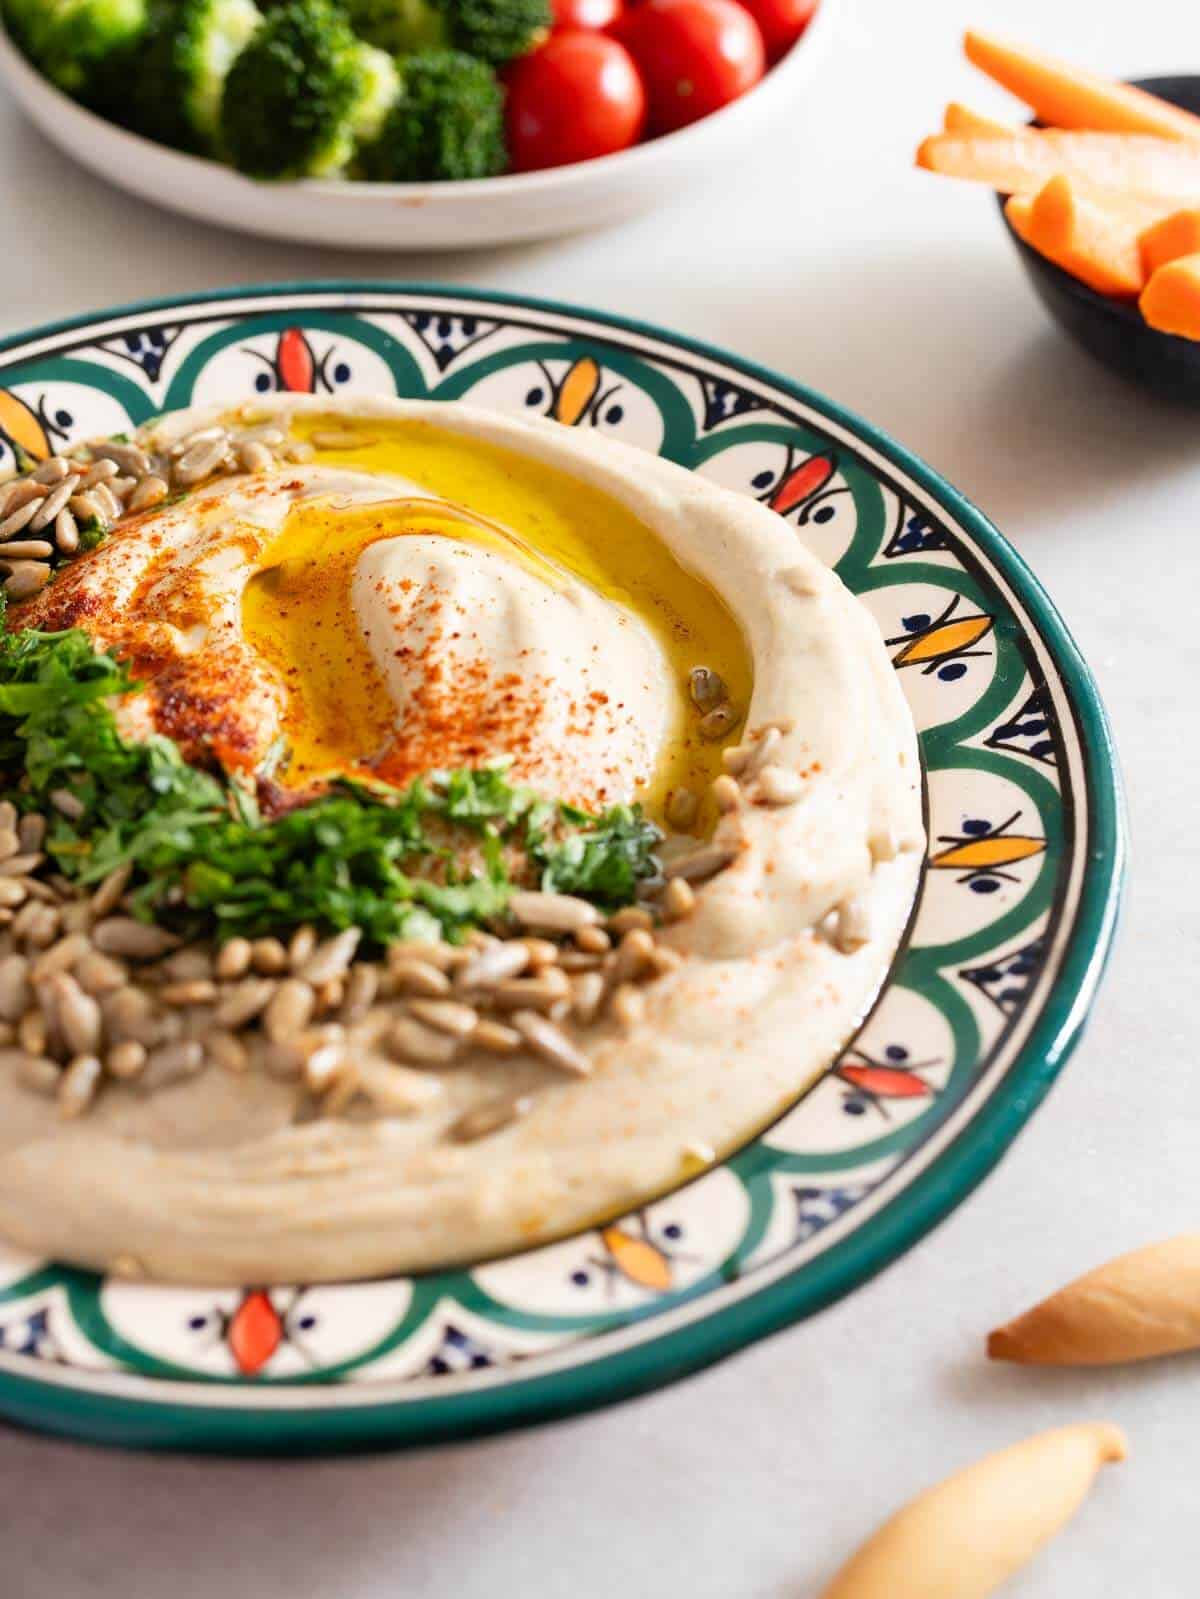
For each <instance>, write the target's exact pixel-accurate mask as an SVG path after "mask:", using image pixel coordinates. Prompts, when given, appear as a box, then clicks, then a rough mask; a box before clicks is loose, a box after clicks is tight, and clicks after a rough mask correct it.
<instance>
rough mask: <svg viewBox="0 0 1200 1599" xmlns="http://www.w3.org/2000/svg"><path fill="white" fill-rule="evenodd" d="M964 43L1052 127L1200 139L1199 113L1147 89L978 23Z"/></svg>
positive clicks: (984, 69) (983, 67)
mask: <svg viewBox="0 0 1200 1599" xmlns="http://www.w3.org/2000/svg"><path fill="white" fill-rule="evenodd" d="M963 49H964V50H965V52H966V56H967V60H968V61H971V62H973V63H974V64H975V66H977V67H978V68H979V69H980V70H981V71H982V72H986V73H987V75H988V77H989V78H994V79H995V81H996V82H997V83H999V84H1002V85H1003V87H1004V88H1006V89H1008V90H1009V91H1010V92H1011V93H1012V94H1015V95H1016V97H1017V99H1018V100H1024V102H1025V104H1026V105H1027V106H1029V108H1030V109H1031V110H1032V111H1033V113H1034V115H1035V116H1036V117H1037V118H1038V119H1039V121H1041V122H1045V123H1047V124H1048V125H1049V126H1050V127H1054V128H1087V129H1090V130H1092V131H1095V132H1099V133H1156V134H1158V135H1159V136H1160V137H1162V138H1165V139H1196V140H1200V117H1195V116H1193V115H1192V114H1191V112H1189V111H1181V110H1180V109H1179V107H1178V106H1173V105H1168V103H1167V102H1166V101H1165V100H1160V99H1159V98H1158V97H1157V95H1153V94H1147V93H1146V91H1145V90H1144V89H1133V88H1131V87H1130V86H1129V85H1128V84H1125V83H1117V82H1114V81H1113V80H1112V79H1109V78H1105V77H1103V76H1102V75H1101V74H1100V73H1097V72H1086V71H1084V70H1083V69H1082V68H1080V67H1071V66H1067V65H1066V63H1064V62H1061V61H1056V60H1054V59H1053V58H1052V57H1051V56H1044V55H1041V54H1039V53H1038V52H1036V51H1033V50H1025V49H1022V48H1021V46H1019V45H1012V44H1006V43H1005V42H1004V41H1003V40H1001V39H997V38H995V37H994V36H993V35H991V34H987V33H979V32H977V31H976V30H975V29H970V30H968V32H967V34H966V36H965V38H964V40H963Z"/></svg>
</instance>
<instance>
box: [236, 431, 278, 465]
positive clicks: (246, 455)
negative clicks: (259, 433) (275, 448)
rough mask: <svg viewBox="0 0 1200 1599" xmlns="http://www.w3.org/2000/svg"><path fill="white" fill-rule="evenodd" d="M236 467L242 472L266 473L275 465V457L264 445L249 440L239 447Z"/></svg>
mask: <svg viewBox="0 0 1200 1599" xmlns="http://www.w3.org/2000/svg"><path fill="white" fill-rule="evenodd" d="M238 465H239V466H240V467H241V469H242V471H243V472H266V471H267V470H268V469H269V468H270V467H272V466H274V465H275V457H274V456H273V455H272V454H271V452H270V450H268V449H267V447H266V445H265V444H261V443H259V442H258V441H257V440H255V439H251V440H249V441H248V442H247V443H245V444H242V445H240V446H239V448H238Z"/></svg>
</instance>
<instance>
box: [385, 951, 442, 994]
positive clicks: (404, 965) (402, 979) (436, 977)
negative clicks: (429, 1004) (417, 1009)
mask: <svg viewBox="0 0 1200 1599" xmlns="http://www.w3.org/2000/svg"><path fill="white" fill-rule="evenodd" d="M389 954H390V952H389ZM388 968H389V974H390V976H391V979H392V984H393V985H394V988H395V991H396V992H397V993H399V994H418V995H422V996H424V998H426V999H439V998H442V997H443V996H444V995H446V994H449V992H450V979H449V978H448V977H447V976H446V974H445V972H441V971H439V970H438V969H437V967H436V966H431V965H430V964H429V963H428V962H427V961H423V960H412V959H408V960H397V961H393V960H390V959H389V963H388Z"/></svg>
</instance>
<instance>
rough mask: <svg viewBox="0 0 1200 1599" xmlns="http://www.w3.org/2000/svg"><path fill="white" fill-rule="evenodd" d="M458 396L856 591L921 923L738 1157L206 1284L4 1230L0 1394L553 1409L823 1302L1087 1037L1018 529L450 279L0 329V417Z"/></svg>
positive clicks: (1088, 895)
mask: <svg viewBox="0 0 1200 1599" xmlns="http://www.w3.org/2000/svg"><path fill="white" fill-rule="evenodd" d="M280 388H282V389H290V390H296V391H304V392H308V391H313V392H317V393H341V392H348V393H353V392H356V391H358V392H363V393H380V392H382V393H387V394H391V393H397V394H400V395H405V396H420V397H422V398H425V397H430V398H433V399H445V400H459V399H469V400H470V401H472V402H473V403H475V404H480V405H488V406H495V407H496V408H498V409H500V410H505V411H510V412H514V413H517V414H520V415H529V414H538V415H545V416H551V417H555V418H557V420H558V421H559V422H561V423H562V424H563V425H564V426H567V427H581V428H595V429H598V430H600V431H601V432H604V433H607V434H610V435H611V436H613V437H615V438H619V439H623V440H626V441H629V442H632V443H635V444H638V445H641V446H643V447H644V448H645V449H647V450H654V451H658V452H659V453H661V454H662V455H665V456H668V457H669V458H670V459H671V460H674V461H679V462H682V463H683V464H684V465H685V466H688V467H691V468H692V469H693V470H695V471H697V472H699V473H701V474H702V475H703V476H705V477H709V478H712V479H713V480H714V481H716V482H718V483H721V484H725V485H727V486H729V487H732V488H735V489H738V490H740V491H742V492H743V493H746V494H750V495H754V496H756V497H757V498H758V499H760V500H762V501H764V502H765V503H766V504H768V505H770V506H772V507H773V508H774V509H775V510H776V511H778V512H779V514H780V515H781V516H784V517H786V518H787V519H788V520H789V521H790V522H791V523H792V525H793V526H794V528H795V530H796V537H797V539H801V540H803V541H804V542H805V543H807V544H809V545H810V546H812V547H813V548H814V549H815V550H817V551H818V552H819V553H820V554H821V555H822V556H824V557H825V558H826V559H827V560H829V561H830V562H832V563H833V564H834V565H836V567H837V569H838V571H839V572H840V573H841V575H842V577H843V578H844V580H845V581H846V583H847V584H848V585H849V586H850V588H851V589H853V590H854V592H855V593H857V594H859V595H861V596H862V598H863V600H864V601H865V602H866V604H867V605H868V606H869V607H870V609H871V611H872V612H873V614H874V616H875V617H876V619H877V620H878V623H879V627H880V631H881V633H882V634H883V636H884V638H885V639H886V641H887V646H888V649H889V651H890V652H891V655H892V660H893V663H894V665H895V668H896V671H897V672H898V674H899V676H900V681H901V682H902V684H903V686H904V688H905V690H906V692H907V694H908V699H909V703H910V705H911V707H912V711H913V715H914V717H915V719H916V722H917V726H918V728H919V729H920V733H921V746H922V753H923V761H924V767H925V777H926V792H927V805H928V818H929V836H930V841H931V842H930V847H929V857H928V861H927V866H926V870H925V872H924V875H923V880H922V884H921V889H920V893H919V898H918V902H917V905H916V908H915V911H914V915H913V920H912V923H911V927H910V931H909V936H908V939H907V941H906V944H905V947H904V948H903V949H902V951H901V953H900V955H899V956H898V958H897V960H896V962H895V965H894V968H893V970H892V972H891V975H890V978H889V980H888V982H887V984H886V986H885V988H884V990H883V993H882V994H881V996H880V998H879V1000H878V1003H877V1004H876V1006H875V1009H874V1010H873V1012H872V1014H871V1015H870V1017H869V1018H868V1019H867V1021H866V1023H865V1024H864V1026H863V1027H862V1029H861V1030H860V1032H859V1034H858V1036H857V1037H856V1038H855V1039H854V1041H853V1043H852V1044H851V1045H850V1047H848V1048H847V1050H846V1051H845V1053H844V1054H843V1055H842V1057H841V1058H840V1059H839V1060H838V1061H836V1062H835V1063H833V1064H832V1065H831V1066H830V1067H829V1069H828V1070H827V1071H826V1072H825V1074H824V1075H823V1076H822V1077H821V1078H820V1079H819V1080H818V1081H817V1082H815V1083H813V1084H811V1085H810V1086H808V1087H807V1088H806V1089H805V1090H804V1092H803V1093H801V1092H800V1091H799V1090H800V1086H801V1085H799V1084H798V1085H797V1099H796V1103H795V1104H794V1106H793V1107H792V1108H791V1109H790V1110H788V1112H787V1113H786V1114H785V1115H784V1116H782V1117H781V1118H780V1119H779V1120H778V1121H777V1122H776V1123H775V1124H774V1125H773V1126H772V1127H770V1128H769V1129H768V1130H767V1131H766V1132H764V1133H762V1134H761V1135H760V1136H758V1137H757V1138H755V1139H754V1140H753V1141H752V1142H751V1143H749V1144H747V1145H746V1146H745V1147H744V1148H742V1149H741V1150H740V1151H739V1152H738V1153H737V1154H735V1155H734V1156H733V1157H732V1158H731V1159H729V1160H728V1161H726V1162H725V1163H724V1165H722V1166H720V1167H719V1168H717V1169H714V1170H711V1171H709V1172H707V1173H706V1174H705V1175H703V1176H701V1177H699V1178H697V1179H696V1180H694V1181H692V1182H691V1183H689V1184H686V1185H685V1186H683V1187H681V1188H679V1189H678V1190H677V1191H676V1192H674V1193H672V1194H669V1195H668V1196H667V1197H665V1198H663V1199H660V1200H657V1201H655V1202H654V1203H653V1204H650V1205H648V1206H646V1207H645V1208H643V1209H641V1210H637V1211H634V1212H632V1213H631V1214H630V1215H628V1216H625V1217H623V1218H621V1219H620V1220H619V1221H616V1222H614V1223H612V1224H611V1225H610V1226H607V1227H604V1228H602V1229H599V1230H595V1231H590V1232H586V1233H582V1234H579V1235H578V1236H575V1237H572V1238H568V1239H566V1240H565V1241H563V1242H560V1243H556V1244H552V1245H549V1246H546V1247H543V1248H538V1249H534V1250H530V1251H528V1252H526V1253H522V1254H517V1255H514V1256H512V1257H509V1258H506V1259H500V1260H489V1261H487V1262H485V1263H482V1264H480V1265H477V1266H475V1267H473V1268H472V1269H469V1270H455V1271H446V1272H438V1273H434V1274H431V1275H427V1276H420V1277H415V1278H394V1279H391V1280H388V1281H381V1282H358V1283H347V1284H345V1285H341V1286H334V1287H312V1288H309V1287H306V1286H305V1285H304V1284H303V1283H298V1284H296V1285H295V1286H294V1287H291V1288H284V1289H271V1290H270V1291H266V1290H255V1291H244V1290H238V1289H230V1290H229V1291H228V1292H221V1291H218V1290H213V1289H208V1288H197V1289H186V1288H176V1287H171V1288H165V1287H164V1288H160V1287H154V1286H145V1285H132V1284H129V1283H125V1282H119V1281H114V1280H104V1279H102V1278H100V1277H97V1276H93V1275H91V1274H89V1273H87V1272H83V1271H73V1270H65V1269H63V1268H61V1267H58V1266H55V1265H52V1264H49V1263H47V1262H44V1261H37V1260H30V1259H27V1258H18V1257H17V1256H15V1255H12V1254H11V1253H8V1254H4V1253H0V1408H2V1409H3V1410H4V1411H6V1412H7V1413H8V1414H9V1415H10V1416H13V1417H16V1418H19V1419H21V1420H23V1421H27V1422H31V1423H33V1424H35V1425H38V1426H42V1427H46V1428H51V1429H54V1430H56V1431H59V1432H67V1433H75V1434H79V1435H81V1436H84V1437H88V1438H93V1439H102V1440H107V1441H114V1442H120V1443H126V1444H144V1445H170V1446H180V1447H187V1448H217V1449H227V1450H237V1449H272V1448H287V1449H294V1448H304V1449H314V1448H324V1447H336V1446H345V1445H352V1444H360V1443H378V1442H402V1441H412V1440H428V1439H431V1438H435V1437H443V1436H447V1435H452V1434H462V1433H468V1432H476V1431H482V1430H485V1429H494V1428H500V1427H505V1426H509V1425H513V1424H516V1423H519V1422H526V1421H531V1420H533V1419H536V1418H539V1417H546V1416H551V1415H559V1414H562V1413H564V1412H567V1411H572V1410H579V1409H582V1408H584V1407H587V1406H591V1405H596V1404H600V1403H603V1402H605V1401H608V1400H612V1399H617V1398H620V1397H622V1396H625V1395H629V1394H632V1393H636V1392H638V1391H639V1390H642V1389H646V1388H650V1387H653V1386H655V1385H656V1384H659V1383H664V1382H668V1381H670V1380H672V1379H673V1378H676V1377H679V1376H681V1375H682V1374H683V1373H685V1372H688V1371H691V1370H694V1369H696V1368H697V1367H700V1366H703V1365H705V1364H706V1363H708V1362H709V1361H712V1360H715V1359H717V1358H718V1357H720V1356H722V1355H725V1354H728V1353H730V1352H731V1351H732V1350H735V1349H737V1348H739V1347H740V1346H742V1345H743V1344H746V1343H748V1342H749V1341H750V1340H752V1339H755V1338H759V1337H762V1336H763V1335H764V1334H766V1333H769V1332H771V1331H773V1330H775V1329H777V1328H780V1327H782V1326H784V1325H786V1324H787V1323H789V1322H792V1321H795V1320H797V1319H798V1318H800V1317H803V1316H807V1315H810V1314H812V1312H813V1311H815V1310H818V1309H820V1308H821V1307H822V1306H823V1305H826V1304H828V1303H829V1302H830V1301H831V1300H833V1299H836V1298H837V1297H838V1296H839V1295H842V1294H845V1293H847V1292H849V1290H850V1289H852V1288H854V1287H855V1286H856V1285H857V1284H859V1283H861V1282H863V1281H864V1280H865V1279H866V1278H868V1277H870V1276H871V1274H872V1273H874V1272H876V1271H878V1270H879V1269H880V1267H881V1266H883V1265H885V1264H886V1263H887V1262H888V1261H890V1260H892V1259H894V1258H895V1257H896V1256H897V1255H899V1254H900V1253H902V1251H904V1250H905V1249H907V1248H908V1247H909V1246H910V1245H911V1244H913V1243H914V1242H915V1241H916V1240H917V1239H918V1238H920V1237H921V1235H922V1234H923V1233H925V1232H926V1231H927V1230H928V1229H929V1228H930V1227H932V1226H933V1225H934V1223H935V1222H937V1221H938V1220H939V1219H940V1218H941V1217H943V1216H945V1215H946V1214H947V1212H948V1211H950V1210H951V1209H952V1208H953V1207H954V1206H955V1205H956V1204H958V1203H959V1202H960V1201H961V1200H962V1199H963V1198H964V1197H965V1196H966V1195H967V1194H968V1193H969V1192H970V1191H971V1189H972V1188H973V1187H974V1186H975V1184H976V1183H977V1182H979V1180H980V1179H981V1178H982V1177H983V1176H984V1174H985V1173H986V1172H987V1171H988V1170H989V1168H990V1167H991V1166H992V1165H993V1164H994V1162H995V1161H996V1160H997V1159H998V1158H999V1156H1000V1154H1001V1153H1002V1152H1003V1150H1004V1148H1005V1146H1006V1145H1007V1144H1008V1143H1009V1142H1010V1140H1011V1139H1012V1138H1013V1137H1014V1136H1015V1134H1016V1133H1017V1131H1018V1129H1019V1128H1020V1127H1021V1125H1022V1123H1023V1122H1024V1121H1025V1120H1026V1118H1027V1117H1028V1116H1029V1115H1030V1114H1031V1113H1032V1111H1033V1109H1034V1108H1035V1106H1036V1105H1037V1104H1038V1102H1039V1100H1040V1099H1041V1097H1042V1096H1043V1094H1044V1093H1045V1092H1046V1090H1047V1088H1048V1087H1049V1085H1050V1082H1051V1081H1052V1079H1053V1078H1054V1076H1055V1074H1056V1072H1057V1071H1058V1070H1059V1068H1060V1067H1061V1065H1062V1063H1063V1061H1064V1059H1065V1058H1066V1056H1067V1054H1068V1052H1069V1050H1070V1049H1071V1046H1072V1045H1073V1044H1074V1042H1075V1040H1076V1038H1077V1037H1078V1034H1079V1031H1080V1028H1081V1025H1082V1023H1083V1020H1084V1016H1085V1013H1086V1011H1087V1008H1088V1005H1089V1003H1090V1001H1091V999H1092V996H1093V992H1094V990H1095V987H1096V984H1097V981H1098V979H1099V976H1100V971H1101V967H1102V965H1103V962H1104V958H1105V955H1106V952H1107V949H1108V945H1109V941H1110V937H1111V933H1112V927H1113V920H1114V915H1115V911H1116V905H1117V898H1118V891H1119V885H1120V876H1121V860H1122V842H1121V814H1120V801H1119V795H1118V788H1117V779H1116V774H1115V766H1114V758H1113V752H1112V746H1111V743H1110V740H1109V735H1108V731H1107V728H1106V726H1105V721H1104V716H1103V712H1102V710H1101V707H1100V704H1099V701H1098V699H1097V697H1096V691H1095V689H1094V687H1093V685H1092V682H1091V680H1090V678H1089V676H1088V673H1087V670H1086V668H1085V666H1084V664H1083V662H1082V661H1081V660H1080V657H1079V655H1078V653H1077V651H1076V649H1075V647H1074V645H1073V644H1072V642H1071V640H1070V638H1069V637H1068V635H1067V633H1066V631H1065V630H1064V628H1063V625H1062V623H1061V622H1060V621H1059V619H1058V618H1057V616H1056V615H1055V613H1054V611H1053V609H1052V608H1051V606H1050V604H1049V602H1048V601H1047V599H1046V597H1045V595H1044V594H1043V593H1042V591H1041V589H1040V588H1039V587H1038V585H1037V583H1036V582H1035V580H1034V579H1033V578H1032V577H1031V576H1030V574H1029V573H1028V571H1027V570H1026V569H1025V567H1024V565H1023V564H1022V562H1021V560H1020V559H1019V558H1018V556H1016V555H1015V554H1014V552H1013V551H1012V549H1010V547H1009V546H1008V545H1007V544H1006V543H1005V541H1004V539H1003V538H1002V537H1001V536H1000V535H999V534H998V533H997V532H996V530H995V529H994V528H993V527H991V526H990V524H989V523H988V522H986V521H985V520H984V518H983V517H982V516H981V515H980V514H979V513H978V512H977V511H975V510H974V509H973V508H972V507H971V506H969V505H968V504H967V503H966V502H965V501H964V500H963V499H962V498H961V497H960V496H959V495H957V494H956V493H955V492H954V491H953V490H952V489H951V488H949V487H948V486H947V485H946V484H945V483H943V482H942V481H941V480H940V479H939V478H938V477H937V476H936V475H935V474H934V473H933V472H931V471H930V470H929V469H928V468H927V467H924V466H922V465H921V464H920V463H919V462H918V461H916V460H914V459H913V458H912V457H911V456H909V455H907V454H906V453H905V452H904V451H903V450H901V449H900V448H899V447H898V446H897V445H895V444H893V443H891V442H890V441H889V440H888V439H886V438H885V437H883V436H882V435H881V434H880V433H878V432H877V431H876V430H875V429H873V428H871V427H869V426H867V425H866V424H865V423H862V422H859V421H857V420H856V419H855V418H853V417H851V416H848V415H847V414H846V413H845V412H843V411H841V410H840V409H839V408H838V407H837V406H835V405H833V404H831V403H830V402H829V401H827V400H824V399H822V398H821V397H820V396H819V395H816V394H813V393H810V392H809V391H807V390H805V389H804V388H802V387H800V386H799V385H798V384H796V383H792V382H790V381H788V380H787V379H785V378H782V377H778V376H775V375H773V374H771V373H769V372H764V371H762V370H759V369H757V368H754V367H752V366H750V365H748V364H746V363H745V362H740V361H737V360H736V359H734V358H733V357H732V356H728V355H724V354H722V353H721V352H719V351H717V350H712V349H707V348H705V347H703V346H700V345H696V344H693V343H691V342H689V341H687V340H684V339H681V338H677V337H672V336H671V335H668V334H665V333H661V332H658V331H655V330H654V329H650V328H644V327H639V326H637V325H635V324H632V323H627V322H620V321H617V320H616V319H612V318H605V317H601V316H598V315H592V314H589V313H585V312H579V311H572V310H569V309H566V308H563V307H558V306H553V305H545V304H536V303H533V302H530V301H522V300H516V299H511V298H501V297H497V296H490V295H472V294H467V293H463V292H462V291H458V290H456V291H453V292H451V291H449V290H441V289H436V288H413V289H397V288H395V287H394V286H392V287H389V286H384V285H379V286H373V285H370V284H339V285H323V286H321V285H318V286H308V287H302V286H295V285H292V286H288V285H285V286H282V287H277V288H267V289H260V290H254V291H250V290H236V291H233V292H231V293H229V294H225V295H216V296H213V297H212V298H210V299H195V300H185V301H180V302H175V303H169V302H159V303H157V304H151V305H142V306H135V307H132V308H130V309H128V310H123V311H117V312H112V313H108V314H105V315H103V316H97V317H92V318H88V319H85V320H80V321H76V322H71V323H65V324H63V325H61V326H58V327H53V328H48V329H44V330H42V331H40V332H36V333H32V334H29V335H28V336H25V337H21V338H17V339H12V340H9V341H8V342H7V344H6V345H4V346H2V347H0V451H9V450H11V447H12V445H13V444H14V443H19V444H20V445H22V446H23V447H24V448H25V449H27V450H29V451H31V452H32V453H34V454H45V453H46V452H47V450H50V449H53V448H55V447H57V445H58V444H59V443H61V442H62V441H64V440H66V439H69V438H72V437H74V436H76V435H79V434H89V433H109V432H113V431H116V430H119V429H122V428H125V427H126V426H127V425H128V424H130V423H138V422H142V421H144V420H145V419H146V418H147V417H148V416H150V415H152V414H153V413H155V412H157V411H161V410H165V409H173V408H175V407H177V406H184V405H190V404H193V403H205V404H207V403H211V402H214V401H219V402H227V403H230V404H232V403H234V402H236V401H238V400H241V399H244V398H246V397H248V396H253V395H254V394H262V393H266V392H269V391H271V390H274V389H280Z"/></svg>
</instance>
